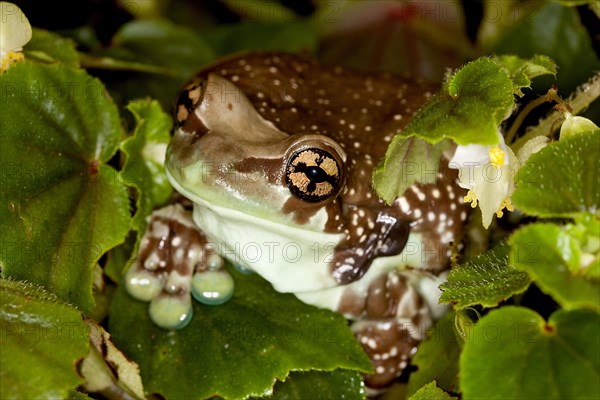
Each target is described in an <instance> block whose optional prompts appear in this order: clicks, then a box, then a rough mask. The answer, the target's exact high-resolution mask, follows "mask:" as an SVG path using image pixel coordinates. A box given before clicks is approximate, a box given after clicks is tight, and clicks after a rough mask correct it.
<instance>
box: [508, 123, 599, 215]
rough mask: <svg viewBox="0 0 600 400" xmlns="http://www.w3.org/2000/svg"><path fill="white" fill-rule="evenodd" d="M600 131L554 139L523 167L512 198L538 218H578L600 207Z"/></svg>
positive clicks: (594, 211)
mask: <svg viewBox="0 0 600 400" xmlns="http://www.w3.org/2000/svg"><path fill="white" fill-rule="evenodd" d="M598 143H600V131H595V132H589V133H581V134H579V135H574V136H569V137H567V138H564V139H561V140H559V141H558V142H554V143H551V144H549V145H548V146H546V147H545V148H543V149H542V150H540V151H539V152H537V153H535V154H533V155H531V157H529V159H528V160H527V163H526V164H525V165H524V166H523V167H522V168H521V169H520V170H519V173H518V176H517V183H516V184H517V188H516V190H515V192H514V193H513V196H512V200H513V202H514V204H515V206H517V207H518V208H520V209H521V210H522V211H524V212H526V213H527V214H530V215H535V216H538V217H575V216H577V215H578V214H579V213H583V212H590V213H596V212H597V211H598V209H600V182H599V181H598V176H599V175H600V146H598Z"/></svg>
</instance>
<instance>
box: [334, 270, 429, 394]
mask: <svg viewBox="0 0 600 400" xmlns="http://www.w3.org/2000/svg"><path fill="white" fill-rule="evenodd" d="M413 275H414V273H412V272H409V271H390V272H386V273H383V274H381V275H379V276H377V278H375V279H373V280H372V281H371V283H370V284H369V286H368V288H367V290H363V291H356V290H352V291H350V290H349V291H347V292H346V293H344V296H343V299H342V303H341V304H343V305H344V306H345V307H347V308H345V309H341V310H340V311H343V312H344V313H345V314H346V315H347V316H350V317H353V318H359V319H358V320H357V321H356V322H354V323H353V325H352V330H353V331H354V334H355V335H356V337H357V338H358V340H359V342H360V343H361V345H362V346H363V348H364V350H365V352H366V353H367V354H368V355H369V357H370V358H371V361H372V362H373V366H374V369H375V373H374V374H372V375H368V376H366V377H365V384H366V385H367V386H368V387H370V388H376V389H377V388H383V387H385V386H388V385H389V384H391V383H392V382H393V381H394V380H395V379H396V378H398V377H399V376H400V375H402V373H403V372H404V370H405V369H406V367H407V366H408V364H409V362H410V357H411V356H412V355H413V354H414V353H415V352H416V350H417V345H418V344H419V342H420V341H421V340H422V339H423V338H424V336H425V333H426V331H427V329H428V328H429V327H430V326H431V323H432V320H431V313H430V310H429V307H428V305H427V303H426V301H424V299H423V298H422V297H421V295H420V294H419V292H418V291H417V290H416V288H415V287H414V284H413V282H417V280H416V278H417V276H413Z"/></svg>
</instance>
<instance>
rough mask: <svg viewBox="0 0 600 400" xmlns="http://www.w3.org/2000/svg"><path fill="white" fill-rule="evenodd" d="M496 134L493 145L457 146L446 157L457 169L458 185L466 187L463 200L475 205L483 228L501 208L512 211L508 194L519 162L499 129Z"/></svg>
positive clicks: (498, 213)
mask: <svg viewBox="0 0 600 400" xmlns="http://www.w3.org/2000/svg"><path fill="white" fill-rule="evenodd" d="M498 136H499V140H500V144H499V145H497V146H483V145H479V144H469V145H466V146H458V147H457V148H456V152H455V153H454V157H452V160H450V168H454V169H458V180H459V182H458V184H459V186H460V187H462V188H464V189H468V190H469V192H468V193H467V195H466V196H465V197H464V201H465V203H469V202H470V203H471V207H473V208H475V207H477V205H478V204H479V208H480V209H481V216H482V220H483V226H484V227H485V228H488V227H489V226H490V224H491V223H492V218H493V217H494V214H496V215H497V216H498V218H500V217H502V215H503V214H504V209H506V210H508V211H514V207H513V205H512V203H511V201H510V196H511V195H512V193H513V192H514V190H515V174H516V172H517V169H518V167H519V162H518V160H517V157H516V156H515V154H514V153H513V151H512V150H511V149H510V148H509V147H508V146H506V144H505V143H504V137H503V136H502V134H501V133H500V132H498Z"/></svg>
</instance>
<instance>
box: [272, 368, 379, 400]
mask: <svg viewBox="0 0 600 400" xmlns="http://www.w3.org/2000/svg"><path fill="white" fill-rule="evenodd" d="M366 395H367V393H366V391H365V387H364V384H363V380H362V377H361V376H360V374H359V373H358V372H356V371H349V370H339V369H338V370H335V371H332V372H324V371H307V372H291V373H290V374H289V375H288V377H287V378H286V380H285V382H277V383H276V384H275V386H274V387H273V396H272V397H268V398H272V399H274V400H292V399H349V400H363V399H365V398H366Z"/></svg>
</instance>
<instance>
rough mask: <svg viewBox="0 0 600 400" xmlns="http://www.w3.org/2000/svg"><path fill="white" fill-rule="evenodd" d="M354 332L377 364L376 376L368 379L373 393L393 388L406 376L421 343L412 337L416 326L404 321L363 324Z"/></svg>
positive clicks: (356, 326) (358, 323) (367, 383)
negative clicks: (389, 387) (404, 372)
mask: <svg viewBox="0 0 600 400" xmlns="http://www.w3.org/2000/svg"><path fill="white" fill-rule="evenodd" d="M352 330H353V331H354V334H355V335H356V338H357V339H358V340H359V341H360V343H361V345H362V346H363V349H364V350H365V353H367V355H368V356H369V358H370V359H371V362H372V363H373V368H374V369H375V373H373V374H371V375H367V376H365V377H364V382H365V385H367V387H369V388H372V389H380V388H384V387H386V386H389V385H390V384H391V383H392V382H393V381H394V380H395V379H396V378H398V377H399V376H400V375H402V372H403V371H404V370H405V369H406V367H407V366H408V363H409V362H410V357H411V356H412V355H413V354H414V353H415V352H416V351H417V345H418V344H419V342H420V341H419V340H417V339H415V338H414V337H413V336H412V333H413V330H414V326H413V325H412V324H410V323H408V324H406V323H403V322H400V321H385V322H384V321H359V322H355V323H354V324H353V325H352Z"/></svg>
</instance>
